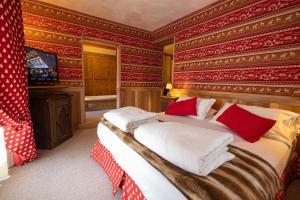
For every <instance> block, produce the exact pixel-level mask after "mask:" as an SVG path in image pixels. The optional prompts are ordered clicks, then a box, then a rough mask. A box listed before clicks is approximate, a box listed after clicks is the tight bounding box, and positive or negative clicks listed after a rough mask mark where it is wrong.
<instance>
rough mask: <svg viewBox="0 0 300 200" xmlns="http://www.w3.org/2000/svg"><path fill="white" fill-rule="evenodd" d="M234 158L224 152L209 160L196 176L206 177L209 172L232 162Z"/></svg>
mask: <svg viewBox="0 0 300 200" xmlns="http://www.w3.org/2000/svg"><path fill="white" fill-rule="evenodd" d="M234 157H235V155H233V154H232V153H229V152H228V151H225V152H223V153H221V154H219V155H218V156H217V157H216V158H215V159H212V160H210V161H209V162H208V163H207V164H206V165H205V166H204V167H203V168H202V169H201V171H199V173H198V175H200V176H207V175H208V174H209V173H210V172H212V171H214V170H215V169H217V168H218V167H220V166H221V165H223V164H224V163H225V162H228V161H230V160H232V159H233V158H234Z"/></svg>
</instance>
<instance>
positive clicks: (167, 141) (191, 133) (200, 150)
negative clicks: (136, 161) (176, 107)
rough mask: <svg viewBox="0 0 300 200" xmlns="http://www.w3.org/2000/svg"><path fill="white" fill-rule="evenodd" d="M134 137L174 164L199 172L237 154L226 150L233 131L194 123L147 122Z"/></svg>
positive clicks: (207, 170) (207, 171) (220, 163)
mask: <svg viewBox="0 0 300 200" xmlns="http://www.w3.org/2000/svg"><path fill="white" fill-rule="evenodd" d="M134 137H135V138H136V140H138V141H139V142H140V143H142V144H143V145H145V146H146V147H148V148H149V149H151V150H152V151H153V152H155V153H157V154H158V155H160V156H161V157H163V158H164V159H166V160H168V161H169V162H171V163H173V164H174V165H176V166H178V167H180V168H182V169H184V170H186V171H189V172H191V173H194V174H197V175H200V176H206V175H208V174H209V173H210V172H211V171H213V170H214V169H216V168H218V167H219V166H220V165H222V164H223V163H224V162H227V161H228V160H231V159H233V158H234V155H233V154H231V153H229V152H228V151H227V150H228V148H227V145H228V144H229V143H230V142H232V141H233V136H232V134H230V133H224V132H220V131H215V130H211V129H206V128H201V127H197V126H193V125H186V124H182V123H177V122H163V123H160V122H153V123H147V124H143V125H141V126H139V127H138V128H137V129H136V130H135V131H134Z"/></svg>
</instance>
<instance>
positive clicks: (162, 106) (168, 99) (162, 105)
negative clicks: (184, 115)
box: [160, 96, 178, 112]
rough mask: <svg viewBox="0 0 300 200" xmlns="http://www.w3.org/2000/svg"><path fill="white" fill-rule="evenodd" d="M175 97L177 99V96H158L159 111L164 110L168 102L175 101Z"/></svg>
mask: <svg viewBox="0 0 300 200" xmlns="http://www.w3.org/2000/svg"><path fill="white" fill-rule="evenodd" d="M177 99H178V97H172V96H171V97H170V96H161V97H160V111H161V112H164V111H166V109H167V107H168V105H169V103H171V102H175V101H176V100H177Z"/></svg>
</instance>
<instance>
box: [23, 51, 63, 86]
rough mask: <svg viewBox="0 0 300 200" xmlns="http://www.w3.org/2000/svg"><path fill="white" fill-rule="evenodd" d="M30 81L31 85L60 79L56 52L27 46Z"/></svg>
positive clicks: (49, 82)
mask: <svg viewBox="0 0 300 200" xmlns="http://www.w3.org/2000/svg"><path fill="white" fill-rule="evenodd" d="M25 51H26V65H27V69H28V83H29V84H30V85H36V84H43V83H48V84H51V83H54V82H57V81H58V64H57V56H56V54H53V53H49V52H46V51H42V50H39V49H35V48H31V47H25Z"/></svg>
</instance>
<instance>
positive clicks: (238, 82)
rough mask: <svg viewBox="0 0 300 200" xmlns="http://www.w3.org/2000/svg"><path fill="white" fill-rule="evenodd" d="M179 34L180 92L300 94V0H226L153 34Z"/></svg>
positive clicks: (177, 68) (175, 77) (176, 82)
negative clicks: (194, 90)
mask: <svg viewBox="0 0 300 200" xmlns="http://www.w3.org/2000/svg"><path fill="white" fill-rule="evenodd" d="M170 36H175V66H174V73H173V84H174V87H175V88H185V89H199V90H210V91H222V92H239V93H254V94H269V95H284V96H300V0H284V1H283V0H227V1H225V0H221V1H218V2H217V3H215V4H212V5H210V6H208V7H206V8H203V9H201V10H199V11H198V12H196V13H192V14H191V15H189V16H187V17H185V18H183V19H181V20H178V21H176V22H174V23H171V24H169V25H167V26H164V27H162V28H160V29H158V30H156V31H155V32H154V33H153V38H154V39H155V40H156V41H158V40H162V39H163V38H167V37H170Z"/></svg>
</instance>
